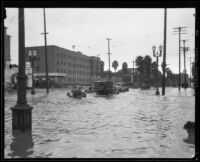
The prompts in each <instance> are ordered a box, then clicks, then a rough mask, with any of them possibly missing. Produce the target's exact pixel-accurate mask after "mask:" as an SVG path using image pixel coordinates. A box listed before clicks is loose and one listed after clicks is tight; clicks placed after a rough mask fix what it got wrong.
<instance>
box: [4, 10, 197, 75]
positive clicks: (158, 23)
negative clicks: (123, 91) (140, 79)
mask: <svg viewBox="0 0 200 162" xmlns="http://www.w3.org/2000/svg"><path fill="white" fill-rule="evenodd" d="M45 11H46V29H47V32H48V35H47V45H57V46H60V47H62V48H66V49H69V50H73V48H72V46H73V45H75V49H74V50H75V51H80V52H82V53H83V54H85V55H88V56H97V55H99V57H100V58H101V60H103V61H104V64H105V66H104V69H105V70H108V64H109V63H108V54H107V53H108V41H107V39H106V38H110V39H111V40H110V52H111V55H110V60H111V65H112V62H113V61H114V60H117V61H118V62H119V66H118V69H117V70H119V69H121V68H122V63H123V62H127V63H128V67H129V68H132V67H133V62H132V61H135V59H136V57H137V56H139V55H140V56H145V55H149V56H151V58H152V60H153V61H155V60H156V58H155V57H153V52H152V46H153V45H154V44H155V45H156V47H157V49H158V46H159V45H163V39H164V9H163V8H157V9H153V8H149V9H142V8H124V9H123V8H105V9H104V8H47V9H45ZM6 12H7V18H6V19H5V22H4V24H5V26H6V27H8V29H7V33H8V34H9V35H11V63H13V64H18V9H17V8H6ZM24 13H25V46H26V47H29V46H43V45H44V36H43V35H41V33H43V32H44V17H43V9H42V8H25V12H24ZM193 14H195V9H194V8H182V9H181V8H179V9H176V8H173V9H167V44H166V47H167V48H166V63H167V67H169V68H170V69H171V70H172V72H173V73H178V61H179V60H178V56H179V39H178V34H174V29H173V28H176V27H179V26H182V27H187V28H186V29H185V30H186V33H187V34H183V35H181V39H187V40H188V41H186V47H189V48H190V50H189V51H187V52H186V69H187V72H188V73H189V72H190V61H189V57H194V39H195V37H194V27H195V17H194V16H193ZM181 46H183V43H182V42H181ZM162 60H163V57H160V58H159V64H161V62H162ZM192 61H193V59H192ZM183 67H184V64H183V52H182V53H181V71H183ZM159 68H160V70H161V67H159ZM111 70H112V71H114V69H113V68H112V67H111Z"/></svg>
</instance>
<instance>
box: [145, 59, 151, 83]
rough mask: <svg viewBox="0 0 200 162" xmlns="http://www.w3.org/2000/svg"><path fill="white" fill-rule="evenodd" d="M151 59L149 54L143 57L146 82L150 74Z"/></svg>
mask: <svg viewBox="0 0 200 162" xmlns="http://www.w3.org/2000/svg"><path fill="white" fill-rule="evenodd" d="M151 61H152V59H151V57H150V56H149V55H146V56H145V57H144V58H143V67H144V76H145V80H146V82H149V80H150V76H151Z"/></svg>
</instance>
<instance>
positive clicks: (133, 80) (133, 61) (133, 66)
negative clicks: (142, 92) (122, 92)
mask: <svg viewBox="0 0 200 162" xmlns="http://www.w3.org/2000/svg"><path fill="white" fill-rule="evenodd" d="M132 62H133V86H134V62H135V61H132Z"/></svg>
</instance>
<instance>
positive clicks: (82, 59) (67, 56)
mask: <svg viewBox="0 0 200 162" xmlns="http://www.w3.org/2000/svg"><path fill="white" fill-rule="evenodd" d="M57 57H58V58H62V59H63V58H68V59H69V60H77V61H82V62H86V63H88V62H89V60H87V59H85V58H81V57H79V56H78V57H76V56H71V55H66V54H62V53H57Z"/></svg>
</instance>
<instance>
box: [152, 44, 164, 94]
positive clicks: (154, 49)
mask: <svg viewBox="0 0 200 162" xmlns="http://www.w3.org/2000/svg"><path fill="white" fill-rule="evenodd" d="M162 48H163V47H162V45H160V46H159V52H158V51H157V52H156V46H155V45H153V47H152V50H153V57H156V64H157V74H156V75H157V76H156V78H157V87H156V92H155V94H156V95H159V94H160V92H159V87H158V86H159V85H158V58H159V57H161V56H162Z"/></svg>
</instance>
